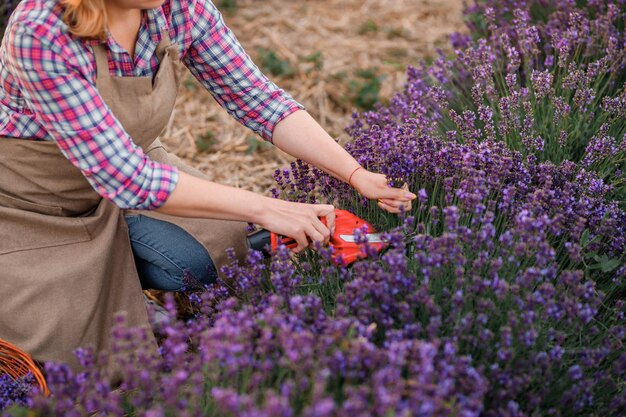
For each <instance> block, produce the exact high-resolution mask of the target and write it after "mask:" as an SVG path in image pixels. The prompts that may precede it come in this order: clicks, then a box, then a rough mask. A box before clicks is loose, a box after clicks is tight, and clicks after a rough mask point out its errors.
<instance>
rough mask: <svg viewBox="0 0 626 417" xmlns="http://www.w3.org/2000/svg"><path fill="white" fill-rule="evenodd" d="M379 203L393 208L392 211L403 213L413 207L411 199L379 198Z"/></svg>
mask: <svg viewBox="0 0 626 417" xmlns="http://www.w3.org/2000/svg"><path fill="white" fill-rule="evenodd" d="M378 202H379V203H383V204H384V205H385V206H386V207H390V208H391V209H393V210H394V213H399V212H401V211H404V212H405V213H406V212H407V211H409V210H411V208H412V207H413V203H412V202H411V201H399V200H389V199H385V198H383V199H380V200H378Z"/></svg>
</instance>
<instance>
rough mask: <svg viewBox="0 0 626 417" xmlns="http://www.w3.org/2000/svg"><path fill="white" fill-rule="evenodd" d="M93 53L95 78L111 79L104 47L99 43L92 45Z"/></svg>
mask: <svg viewBox="0 0 626 417" xmlns="http://www.w3.org/2000/svg"><path fill="white" fill-rule="evenodd" d="M93 53H94V55H95V56H96V77H98V78H111V74H110V73H109V59H108V58H107V51H106V49H104V45H102V44H101V43H98V44H96V45H93Z"/></svg>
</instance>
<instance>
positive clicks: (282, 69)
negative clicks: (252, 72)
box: [258, 48, 295, 77]
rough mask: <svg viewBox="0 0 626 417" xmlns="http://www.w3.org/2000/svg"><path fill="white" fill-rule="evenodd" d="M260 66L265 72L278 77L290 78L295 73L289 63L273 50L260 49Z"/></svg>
mask: <svg viewBox="0 0 626 417" xmlns="http://www.w3.org/2000/svg"><path fill="white" fill-rule="evenodd" d="M258 52H259V66H260V67H261V69H262V70H263V71H264V72H268V73H270V74H272V75H274V76H277V77H288V76H290V75H293V74H294V73H295V70H294V69H293V67H292V66H291V65H290V64H289V61H287V60H286V59H282V58H281V57H279V56H278V55H277V54H276V52H274V51H273V50H271V49H265V48H259V49H258Z"/></svg>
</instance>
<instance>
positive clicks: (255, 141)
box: [246, 136, 274, 155]
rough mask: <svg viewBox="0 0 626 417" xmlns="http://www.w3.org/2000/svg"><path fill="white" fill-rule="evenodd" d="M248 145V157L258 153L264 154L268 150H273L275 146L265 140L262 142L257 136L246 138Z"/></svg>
mask: <svg viewBox="0 0 626 417" xmlns="http://www.w3.org/2000/svg"><path fill="white" fill-rule="evenodd" d="M246 144H247V145H248V149H246V155H252V154H253V153H256V152H262V151H264V150H267V149H271V148H272V147H273V146H274V145H272V144H271V143H269V142H266V141H264V140H260V139H259V138H257V137H256V136H248V137H246Z"/></svg>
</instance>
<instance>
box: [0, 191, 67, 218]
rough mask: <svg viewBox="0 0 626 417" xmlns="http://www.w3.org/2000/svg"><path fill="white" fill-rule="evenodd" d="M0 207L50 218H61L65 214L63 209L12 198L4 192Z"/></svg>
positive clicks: (0, 193) (0, 194) (0, 199)
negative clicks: (44, 215)
mask: <svg viewBox="0 0 626 417" xmlns="http://www.w3.org/2000/svg"><path fill="white" fill-rule="evenodd" d="M0 206H4V207H8V208H13V209H18V210H26V211H32V212H34V213H39V214H46V215H49V216H61V215H62V214H63V209H62V208H61V207H57V206H46V205H44V204H37V203H32V202H30V201H26V200H22V199H20V198H15V197H11V196H10V195H8V194H5V193H3V192H0Z"/></svg>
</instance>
